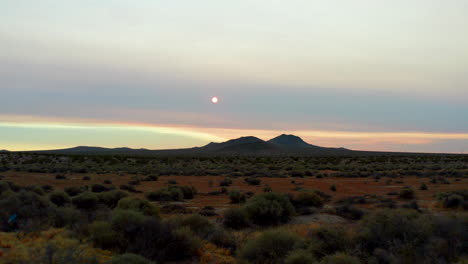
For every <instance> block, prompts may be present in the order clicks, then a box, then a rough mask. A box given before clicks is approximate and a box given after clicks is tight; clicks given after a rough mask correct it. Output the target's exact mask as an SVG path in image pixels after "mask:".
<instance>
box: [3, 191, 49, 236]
mask: <svg viewBox="0 0 468 264" xmlns="http://www.w3.org/2000/svg"><path fill="white" fill-rule="evenodd" d="M0 208H1V210H0V219H2V221H1V222H0V229H4V230H5V229H7V228H8V225H4V224H5V223H3V219H9V217H10V216H11V215H16V216H17V217H16V219H17V220H16V224H15V226H11V225H10V226H9V227H10V228H19V229H20V230H25V231H36V230H40V229H42V228H47V227H49V226H50V224H51V222H52V216H53V215H54V213H55V210H54V208H53V207H52V205H51V203H50V202H49V201H48V200H47V199H45V198H44V197H42V196H39V195H38V194H36V193H34V192H30V191H24V190H22V191H20V192H18V193H14V194H12V195H9V196H8V197H7V198H5V199H4V200H0ZM6 231H11V230H6Z"/></svg>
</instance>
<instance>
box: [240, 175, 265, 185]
mask: <svg viewBox="0 0 468 264" xmlns="http://www.w3.org/2000/svg"><path fill="white" fill-rule="evenodd" d="M244 181H245V182H246V183H248V184H250V185H260V183H261V182H262V180H260V179H259V178H254V177H248V178H245V179H244Z"/></svg>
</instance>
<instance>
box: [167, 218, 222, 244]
mask: <svg viewBox="0 0 468 264" xmlns="http://www.w3.org/2000/svg"><path fill="white" fill-rule="evenodd" d="M170 223H171V224H172V225H173V226H174V228H175V229H177V228H180V227H187V228H189V229H190V231H192V232H193V233H194V234H195V235H197V236H198V237H200V238H201V239H204V240H206V239H208V238H209V237H210V236H211V235H212V234H213V232H214V230H215V226H214V224H213V223H212V222H211V221H210V220H209V219H208V218H206V217H204V216H201V215H199V214H193V215H190V216H186V217H174V218H172V219H170Z"/></svg>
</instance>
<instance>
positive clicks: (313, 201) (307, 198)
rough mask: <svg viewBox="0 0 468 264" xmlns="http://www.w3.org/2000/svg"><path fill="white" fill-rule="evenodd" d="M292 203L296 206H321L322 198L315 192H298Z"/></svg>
mask: <svg viewBox="0 0 468 264" xmlns="http://www.w3.org/2000/svg"><path fill="white" fill-rule="evenodd" d="M292 202H293V204H294V205H295V206H296V207H304V206H314V207H322V206H323V200H322V198H321V197H320V196H319V195H317V194H316V193H315V192H305V191H304V192H299V193H298V194H297V195H296V196H295V197H294V199H293V201H292Z"/></svg>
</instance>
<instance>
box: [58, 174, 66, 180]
mask: <svg viewBox="0 0 468 264" xmlns="http://www.w3.org/2000/svg"><path fill="white" fill-rule="evenodd" d="M55 179H56V180H66V179H67V177H66V176H65V175H63V174H57V175H55Z"/></svg>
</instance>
